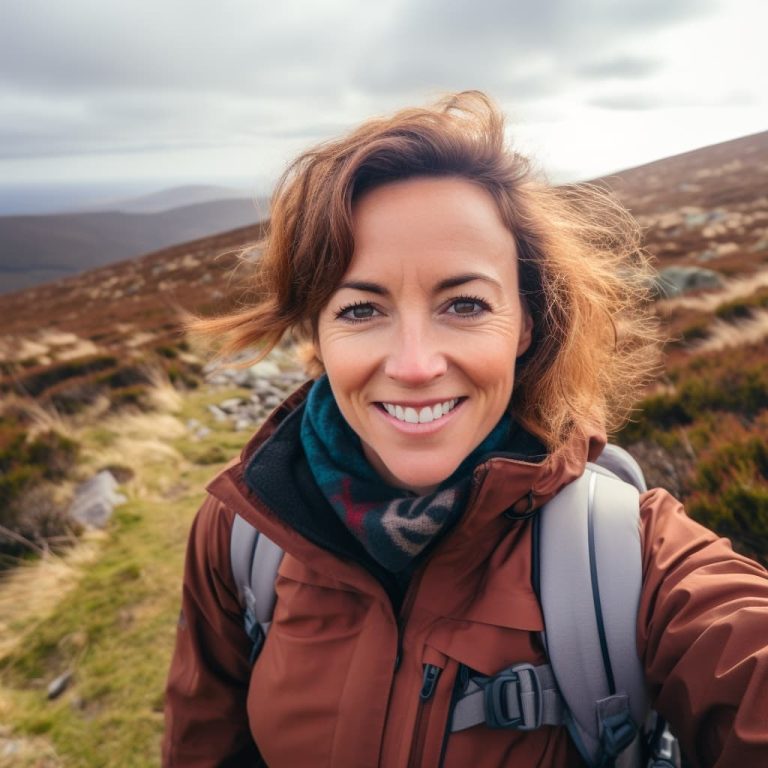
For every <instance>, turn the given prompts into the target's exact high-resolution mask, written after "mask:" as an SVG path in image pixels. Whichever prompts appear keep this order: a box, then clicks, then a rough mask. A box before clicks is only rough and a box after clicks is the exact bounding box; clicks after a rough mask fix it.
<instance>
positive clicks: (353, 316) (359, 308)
mask: <svg viewBox="0 0 768 768" xmlns="http://www.w3.org/2000/svg"><path fill="white" fill-rule="evenodd" d="M440 311H441V312H443V313H445V314H448V315H451V316H453V317H457V318H462V319H467V320H472V319H475V318H477V317H480V316H481V315H484V314H485V313H487V312H493V307H491V305H490V304H489V303H488V301H486V299H483V298H481V297H480V296H470V295H466V296H465V295H462V296H456V297H454V298H452V299H450V300H449V301H448V302H446V303H445V304H444V305H443V307H442V308H441V310H440ZM383 314H384V313H383V312H381V311H380V310H379V309H377V308H376V307H375V306H374V304H373V303H372V302H370V301H362V300H361V301H355V302H351V303H349V304H345V305H344V306H342V307H341V308H339V309H338V310H337V311H336V313H335V315H334V316H335V318H336V319H337V320H343V321H344V322H347V323H365V322H369V321H371V320H374V319H375V318H376V317H379V316H382V315H383Z"/></svg>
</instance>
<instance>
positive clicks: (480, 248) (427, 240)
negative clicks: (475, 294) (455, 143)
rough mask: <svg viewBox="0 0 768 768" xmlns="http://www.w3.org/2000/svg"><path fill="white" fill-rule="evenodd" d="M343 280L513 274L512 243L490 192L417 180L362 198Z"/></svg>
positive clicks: (447, 181)
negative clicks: (372, 274)
mask: <svg viewBox="0 0 768 768" xmlns="http://www.w3.org/2000/svg"><path fill="white" fill-rule="evenodd" d="M352 222H353V235H354V242H355V248H354V253H353V257H352V262H351V264H350V267H349V269H348V271H347V274H350V273H355V272H358V271H361V270H363V271H369V270H374V271H389V270H391V269H403V268H410V269H421V271H424V270H427V271H428V272H444V271H451V270H455V269H472V268H475V267H480V266H485V267H487V268H492V269H494V270H495V271H499V270H500V271H503V272H506V271H507V270H508V269H510V268H511V269H513V270H515V271H516V249H515V239H514V237H513V235H512V233H511V232H510V231H509V229H508V228H507V227H506V226H505V224H504V222H503V220H502V218H501V214H500V212H499V209H498V206H497V205H496V202H495V200H494V199H493V197H492V195H491V194H490V192H488V191H487V190H486V189H485V188H484V187H482V186H480V185H479V184H475V183H473V182H471V181H468V180H466V179H463V178H454V177H439V178H434V177H425V178H422V177H419V178H415V179H408V180H404V181H397V182H391V183H388V184H385V185H383V186H380V187H376V188H375V189H372V190H370V191H368V192H366V193H365V194H364V195H363V196H362V197H361V198H360V199H359V200H357V201H356V202H355V205H354V207H353V211H352Z"/></svg>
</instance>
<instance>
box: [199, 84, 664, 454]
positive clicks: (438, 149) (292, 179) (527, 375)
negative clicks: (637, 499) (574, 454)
mask: <svg viewBox="0 0 768 768" xmlns="http://www.w3.org/2000/svg"><path fill="white" fill-rule="evenodd" d="M417 176H455V177H461V178H465V179H468V180H470V181H472V182H474V183H476V184H479V185H481V186H482V187H484V188H485V189H486V190H487V191H488V192H490V194H491V195H492V196H493V198H494V200H495V201H496V204H497V205H498V208H499V211H500V213H501V216H502V219H503V221H504V223H505V224H506V226H507V227H509V230H510V231H511V232H512V234H513V236H514V238H515V241H516V244H517V249H518V256H519V262H518V266H519V271H520V286H521V292H522V294H523V295H524V296H525V299H526V301H527V304H528V307H529V309H530V311H531V314H532V316H533V320H534V339H533V343H532V345H531V347H530V349H529V350H528V351H527V352H526V353H525V355H523V356H522V357H521V358H519V360H518V363H517V365H518V371H517V376H516V381H515V390H514V393H513V396H512V404H511V405H512V411H513V413H514V414H515V416H516V417H517V418H519V419H521V420H523V421H524V422H525V423H526V425H527V426H528V427H529V428H531V429H533V430H534V431H536V432H537V433H538V434H539V435H540V436H541V437H542V438H543V439H544V440H545V442H546V443H547V444H548V445H549V446H550V447H551V448H555V447H557V446H558V445H560V444H562V442H563V441H564V440H565V439H566V438H567V436H568V434H569V433H570V432H571V431H572V430H573V429H582V430H586V429H588V428H589V425H590V424H594V423H595V422H597V423H598V424H600V425H603V426H605V427H606V428H607V429H608V430H609V431H610V430H613V429H616V428H618V427H619V426H620V425H621V424H622V423H623V422H624V420H625V419H626V417H627V415H628V413H629V410H630V408H631V407H632V404H633V403H634V402H635V400H636V398H637V397H638V394H639V389H640V388H641V387H642V386H643V385H644V384H645V383H646V382H647V380H648V376H649V374H650V373H652V372H653V371H654V370H655V367H656V361H657V358H658V353H657V349H658V331H657V326H656V324H655V322H654V318H653V314H652V312H651V311H650V309H649V296H648V286H649V285H650V280H649V276H650V269H651V268H650V266H649V263H648V259H647V258H646V256H645V255H644V253H643V251H642V250H641V249H640V235H639V230H638V227H637V224H636V223H635V221H634V220H633V219H632V217H631V216H630V214H629V213H628V212H627V211H626V210H625V209H624V208H623V207H622V206H621V205H620V204H619V203H617V202H616V201H615V200H614V199H613V198H612V197H611V196H610V195H609V194H608V193H607V192H606V191H604V190H601V189H599V188H597V187H594V186H590V185H583V184H582V185H569V186H564V187H553V186H551V185H549V184H548V183H546V182H545V181H543V180H541V179H538V178H537V177H536V175H535V174H534V173H533V172H532V171H531V168H530V165H529V163H528V161H527V160H526V159H525V158H524V157H522V156H521V155H519V154H517V153H516V152H514V151H512V150H510V149H509V148H508V147H507V146H506V142H505V136H504V119H503V117H502V115H501V113H500V112H499V110H498V109H497V108H496V107H495V105H494V104H493V102H491V101H490V99H489V98H488V97H487V96H485V95H484V94H482V93H479V92H476V91H470V92H464V93H459V94H456V95H453V96H450V97H447V98H445V99H443V100H441V101H440V102H438V103H437V104H435V105H434V106H432V107H426V108H418V109H406V110H402V111H400V112H397V113H396V114H394V115H392V116H391V117H386V118H378V119H373V120H370V121H367V122H365V123H363V124H362V125H361V126H360V127H359V128H357V129H355V130H354V131H352V132H351V133H350V134H349V135H347V136H344V137H342V138H340V139H337V140H335V141H330V142H327V143H324V144H321V145H319V146H317V147H315V148H313V149H311V150H309V151H308V152H305V153H304V154H302V155H301V156H300V157H299V158H297V159H296V160H295V161H294V162H293V163H292V164H291V165H290V166H289V167H288V169H287V170H286V172H285V174H284V175H283V176H282V178H281V179H280V182H279V184H278V186H277V189H276V191H275V193H274V196H273V200H272V207H271V221H270V226H269V230H268V232H267V235H266V238H265V240H264V242H263V244H262V246H263V252H262V255H261V257H260V260H259V262H258V268H257V271H256V275H255V286H254V287H255V289H256V299H255V301H254V302H253V303H252V305H251V306H249V307H247V308H246V309H242V310H240V311H237V312H235V313H232V314H229V315H224V316H220V317H215V318H205V319H198V320H196V321H194V322H193V323H192V330H193V331H195V332H199V333H203V334H205V335H209V336H212V337H215V338H217V339H220V340H223V341H222V345H221V349H220V354H221V355H230V354H232V353H235V352H239V351H242V350H244V349H248V348H253V347H256V348H258V349H259V351H258V352H255V353H254V358H259V357H262V356H263V355H265V354H267V352H269V350H270V349H272V348H273V347H274V346H275V345H276V344H277V343H278V342H279V341H280V340H281V339H282V338H283V336H284V335H285V334H286V333H287V332H291V333H293V334H294V335H295V336H296V337H297V338H298V339H300V340H301V339H303V340H311V339H312V337H313V334H314V329H315V325H316V322H317V318H318V316H319V314H320V311H321V310H322V308H323V307H324V306H325V305H326V303H327V302H328V301H329V299H330V298H331V295H332V294H333V293H334V291H335V290H336V287H337V285H338V284H339V283H340V282H341V279H342V276H343V275H344V273H345V272H346V270H347V268H348V266H349V263H350V261H351V259H352V254H353V251H354V239H353V227H352V223H353V222H352V207H353V204H354V202H355V200H356V199H357V198H358V197H359V196H360V195H361V194H362V193H363V192H365V191H366V190H369V189H372V188H373V187H376V186H380V185H382V184H386V183H388V182H392V181H395V180H401V179H406V178H411V177H417ZM510 362H511V364H512V361H510Z"/></svg>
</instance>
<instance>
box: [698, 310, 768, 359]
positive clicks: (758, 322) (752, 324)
mask: <svg viewBox="0 0 768 768" xmlns="http://www.w3.org/2000/svg"><path fill="white" fill-rule="evenodd" d="M708 331H709V336H708V337H707V338H706V339H704V340H703V341H700V342H696V343H694V344H692V345H691V350H692V351H693V352H696V353H701V352H720V351H722V350H724V349H729V348H733V347H743V346H748V345H750V344H759V343H760V342H762V341H763V340H764V339H765V338H768V310H765V309H761V310H752V317H750V318H748V319H745V320H739V321H737V322H726V321H725V320H715V321H714V322H713V323H712V324H711V325H710V326H709V329H708Z"/></svg>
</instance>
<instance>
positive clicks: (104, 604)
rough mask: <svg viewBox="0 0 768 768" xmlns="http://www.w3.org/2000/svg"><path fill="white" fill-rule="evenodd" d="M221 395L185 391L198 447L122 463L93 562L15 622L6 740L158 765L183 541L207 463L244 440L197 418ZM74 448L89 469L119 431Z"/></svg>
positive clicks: (4, 699) (74, 760)
mask: <svg viewBox="0 0 768 768" xmlns="http://www.w3.org/2000/svg"><path fill="white" fill-rule="evenodd" d="M229 394H230V393H223V394H222V393H216V394H215V395H210V393H209V394H208V398H207V401H206V398H205V397H202V396H201V395H200V394H197V393H193V395H192V396H191V397H190V399H189V400H188V401H186V402H185V403H184V405H183V409H182V413H181V414H180V416H179V418H181V420H182V421H183V420H185V419H186V418H197V419H198V420H199V421H201V422H203V423H206V424H207V425H208V426H210V428H211V429H212V433H211V435H209V436H208V438H206V440H205V441H202V442H200V443H194V442H191V440H190V438H189V437H186V438H182V437H175V438H168V439H167V440H166V441H165V442H166V443H168V444H170V445H171V446H176V448H177V449H178V450H176V453H175V456H176V458H175V459H173V460H172V459H169V458H168V456H161V455H158V454H153V453H151V452H149V453H148V454H147V456H146V457H145V458H140V459H139V460H138V462H137V461H134V462H131V461H128V462H127V463H129V464H131V468H132V469H133V470H134V471H135V472H136V477H135V478H134V479H133V480H131V481H129V482H128V483H127V484H126V486H125V488H124V489H123V490H124V492H126V493H127V495H128V496H129V502H128V503H127V504H125V505H123V506H121V507H118V508H117V510H116V512H115V516H114V518H113V520H112V522H111V526H110V529H109V535H108V537H107V538H106V540H105V541H104V542H103V544H102V547H101V550H100V553H99V555H98V557H97V558H96V560H95V561H93V562H91V563H90V565H88V566H87V567H86V568H84V570H83V573H82V576H81V578H80V579H79V581H78V582H77V585H76V586H75V587H74V588H72V589H71V590H70V591H68V592H66V593H65V594H64V595H63V597H62V599H61V600H60V601H58V603H57V604H56V607H55V609H54V611H53V613H52V614H51V615H50V616H48V617H47V618H45V619H44V620H43V621H42V622H37V623H34V624H33V625H32V628H31V629H30V628H29V626H26V625H24V624H23V623H21V625H17V626H21V627H24V629H20V632H22V633H24V631H25V629H26V634H22V636H21V638H20V640H21V642H19V643H18V645H17V647H16V649H15V650H14V651H12V652H10V654H9V655H7V656H5V657H4V658H1V659H0V715H1V716H2V717H0V719H1V720H4V721H5V722H6V724H7V725H10V726H11V728H12V731H13V736H14V738H22V739H24V738H32V737H42V738H43V739H44V740H45V742H46V743H47V744H49V745H50V746H51V747H52V749H53V750H54V751H55V753H56V754H57V755H58V756H59V758H60V760H61V764H62V765H65V766H77V767H80V766H83V768H86V767H88V768H90V767H91V766H93V767H94V768H96V766H98V767H99V768H104V767H109V766H115V768H117V767H118V766H119V767H120V768H132V767H133V766H136V767H138V766H142V767H143V766H156V765H159V761H160V756H159V749H160V747H159V745H160V739H161V734H162V728H163V715H162V707H163V689H164V684H165V677H166V674H167V670H168V664H169V661H170V655H171V652H172V647H173V640H174V635H175V628H176V620H177V615H178V610H179V604H180V590H181V575H182V564H183V557H184V549H185V545H186V539H187V532H188V529H189V525H190V523H191V520H192V517H193V515H194V513H195V511H196V510H197V507H198V506H199V503H200V501H201V500H202V498H203V487H204V485H205V483H206V482H207V481H208V480H209V479H210V478H211V476H212V475H213V474H214V473H215V472H216V471H217V468H218V467H217V466H214V462H215V463H223V461H225V460H227V459H229V458H231V457H232V456H233V455H237V453H238V452H239V450H240V447H241V446H242V444H243V443H244V442H245V440H246V439H247V435H245V434H242V433H240V434H237V433H233V432H232V431H231V428H229V427H227V426H222V425H218V424H214V423H212V419H209V417H208V414H207V412H206V411H205V405H207V402H216V401H218V400H220V399H223V398H224V397H227V396H229ZM114 429H115V430H118V428H117V427H115V428H114ZM154 437H157V436H154ZM160 437H162V436H160ZM83 439H85V440H86V441H87V444H86V445H85V446H84V448H85V450H86V451H87V450H88V449H89V447H90V449H91V451H92V456H91V460H92V462H94V463H95V464H97V463H98V460H99V456H100V454H102V452H103V450H104V446H105V445H108V446H110V448H111V449H112V450H119V449H120V439H121V436H120V434H119V431H118V432H113V431H112V430H111V428H110V427H109V426H104V425H99V426H98V427H97V428H94V429H92V430H91V431H86V432H85V433H84V436H83ZM11 626H13V625H11ZM67 670H70V671H72V673H73V680H72V682H71V684H70V686H69V688H68V689H67V691H66V692H65V693H64V694H63V695H62V696H61V697H60V698H58V699H56V700H54V701H48V700H47V697H46V690H47V685H48V683H49V682H50V681H51V680H53V679H54V678H55V677H57V676H58V675H60V674H61V673H63V672H65V671H67Z"/></svg>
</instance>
